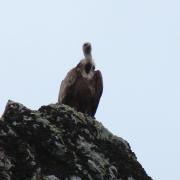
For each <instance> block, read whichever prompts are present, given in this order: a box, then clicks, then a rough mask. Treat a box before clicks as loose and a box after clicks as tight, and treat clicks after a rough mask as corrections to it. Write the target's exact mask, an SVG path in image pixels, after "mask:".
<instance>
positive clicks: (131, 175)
mask: <svg viewBox="0 0 180 180" xmlns="http://www.w3.org/2000/svg"><path fill="white" fill-rule="evenodd" d="M0 180H151V178H150V177H149V176H148V175H147V174H146V172H145V170H144V169H143V168H142V166H141V165H140V163H139V162H138V161H137V159H136V156H135V154H134V153H133V152H132V151H131V148H130V146H129V144H128V143H127V142H126V141H125V140H123V139H122V138H120V137H117V136H114V135H113V134H112V133H111V132H109V131H108V130H107V129H106V128H104V127H103V125H102V124H101V123H99V122H98V121H96V120H95V119H93V118H91V117H89V116H87V115H85V114H82V113H80V112H76V111H75V110H74V109H72V108H70V107H69V106H65V105H61V104H50V105H48V106H42V107H41V108H40V109H39V110H37V111H32V110H30V109H28V108H26V107H25V106H23V105H22V104H19V103H15V102H13V101H8V103H7V105H6V109H5V112H4V114H3V116H2V118H1V119H0Z"/></svg>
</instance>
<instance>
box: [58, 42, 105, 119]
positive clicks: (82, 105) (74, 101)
mask: <svg viewBox="0 0 180 180" xmlns="http://www.w3.org/2000/svg"><path fill="white" fill-rule="evenodd" d="M82 50H83V53H84V58H83V59H82V60H80V62H79V63H78V64H77V65H76V67H74V68H72V69H71V70H70V71H69V72H68V73H67V75H66V77H65V78H64V80H62V82H61V85H60V90H59V96H58V103H61V104H65V105H68V106H70V107H72V108H74V109H75V110H76V111H78V112H82V113H85V114H88V115H90V116H91V117H94V115H95V113H96V110H97V108H98V105H99V101H100V98H101V96H102V93H103V78H102V74H101V71H100V70H95V63H94V60H93V58H92V54H91V51H92V46H91V43H89V42H85V43H84V44H83V46H82Z"/></svg>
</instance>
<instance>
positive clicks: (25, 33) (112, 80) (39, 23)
mask: <svg viewBox="0 0 180 180" xmlns="http://www.w3.org/2000/svg"><path fill="white" fill-rule="evenodd" d="M85 41H89V42H91V43H92V48H93V52H92V53H93V58H94V60H95V63H96V67H97V68H98V69H100V70H101V72H102V74H103V80H104V92H103V95H102V98H101V101H100V105H99V108H98V111H97V114H96V118H97V120H99V121H100V122H102V123H103V124H104V126H105V127H107V128H108V129H109V130H110V131H111V132H113V133H114V134H116V135H118V136H120V137H122V138H124V139H126V140H127V141H128V142H129V143H130V145H131V147H132V150H133V151H134V152H135V153H136V155H137V158H138V161H139V162H140V163H141V164H142V166H143V167H144V168H145V170H146V172H147V173H148V174H149V175H150V176H151V177H152V178H153V179H155V180H170V179H178V178H179V170H180V169H179V162H180V156H179V153H180V141H179V137H180V83H179V77H180V1H178V0H124V1H123V0H91V1H87V0H76V1H75V0H66V1H62V0H53V1H47V0H31V1H24V0H21V1H20V0H16V1H14V0H7V1H0V68H1V70H0V84H1V86H0V114H2V113H3V110H4V107H5V104H6V102H7V101H8V99H11V100H14V101H17V102H20V103H23V104H24V105H25V106H27V107H29V108H31V109H38V108H39V107H40V106H41V105H46V104H49V103H55V102H57V97H58V91H59V85H60V82H61V80H62V79H63V78H64V77H65V75H66V73H67V72H68V71H69V70H70V69H71V68H72V67H74V66H75V65H76V64H77V63H78V62H79V60H80V59H81V58H82V57H83V54H82V50H81V46H82V43H83V42H85Z"/></svg>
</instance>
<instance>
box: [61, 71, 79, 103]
mask: <svg viewBox="0 0 180 180" xmlns="http://www.w3.org/2000/svg"><path fill="white" fill-rule="evenodd" d="M77 76H78V72H77V70H76V68H73V69H71V70H70V71H69V72H68V73H67V75H66V77H65V78H64V80H63V81H62V82H61V85H60V90H59V96H58V102H59V103H63V104H66V101H67V99H68V98H69V97H70V96H71V93H72V88H73V87H74V85H75V82H76V79H77Z"/></svg>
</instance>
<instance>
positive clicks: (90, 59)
mask: <svg viewBox="0 0 180 180" xmlns="http://www.w3.org/2000/svg"><path fill="white" fill-rule="evenodd" d="M84 56H85V59H86V60H87V61H92V55H91V54H84Z"/></svg>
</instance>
